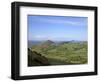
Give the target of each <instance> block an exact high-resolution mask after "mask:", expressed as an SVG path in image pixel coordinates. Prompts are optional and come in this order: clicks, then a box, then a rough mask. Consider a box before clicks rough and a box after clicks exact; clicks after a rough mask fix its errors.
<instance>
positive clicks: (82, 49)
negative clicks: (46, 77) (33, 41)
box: [31, 42, 88, 65]
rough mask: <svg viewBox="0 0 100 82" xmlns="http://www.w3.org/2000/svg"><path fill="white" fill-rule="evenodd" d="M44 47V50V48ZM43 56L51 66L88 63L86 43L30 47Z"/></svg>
mask: <svg viewBox="0 0 100 82" xmlns="http://www.w3.org/2000/svg"><path fill="white" fill-rule="evenodd" d="M44 46H46V48H45V47H44ZM31 50H32V51H36V52H38V53H40V54H42V55H43V56H45V57H46V58H47V59H48V61H49V62H50V64H51V65H69V64H86V63H88V62H87V60H88V58H87V57H88V56H87V42H82V43H78V42H77V43H72V42H69V43H62V44H58V45H56V44H49V45H47V44H45V43H44V44H43V45H42V44H38V45H34V46H32V47H31Z"/></svg>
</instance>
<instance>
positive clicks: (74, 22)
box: [28, 15, 88, 41]
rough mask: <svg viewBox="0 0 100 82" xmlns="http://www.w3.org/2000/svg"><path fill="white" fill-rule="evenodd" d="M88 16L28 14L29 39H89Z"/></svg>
mask: <svg viewBox="0 0 100 82" xmlns="http://www.w3.org/2000/svg"><path fill="white" fill-rule="evenodd" d="M87 23H88V22H87V17H72V16H42V15H28V41H46V40H52V41H72V40H74V41H87V35H88V34H87V29H88V24H87Z"/></svg>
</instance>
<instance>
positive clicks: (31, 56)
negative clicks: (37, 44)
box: [28, 48, 50, 66]
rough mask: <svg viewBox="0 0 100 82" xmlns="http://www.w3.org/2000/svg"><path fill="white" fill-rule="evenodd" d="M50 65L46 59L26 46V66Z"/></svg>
mask: <svg viewBox="0 0 100 82" xmlns="http://www.w3.org/2000/svg"><path fill="white" fill-rule="evenodd" d="M44 65H50V63H49V62H48V59H47V58H46V57H44V56H42V54H40V53H37V52H36V51H31V50H30V49H29V48H28V66H44Z"/></svg>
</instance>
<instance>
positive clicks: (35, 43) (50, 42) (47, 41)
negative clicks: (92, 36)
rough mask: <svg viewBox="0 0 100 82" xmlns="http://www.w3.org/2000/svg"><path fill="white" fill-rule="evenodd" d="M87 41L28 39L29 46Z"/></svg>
mask: <svg viewBox="0 0 100 82" xmlns="http://www.w3.org/2000/svg"><path fill="white" fill-rule="evenodd" d="M84 42H87V41H76V40H70V41H52V40H46V41H28V47H29V48H30V47H32V46H33V45H39V46H49V45H51V44H52V45H54V44H64V43H84Z"/></svg>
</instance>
